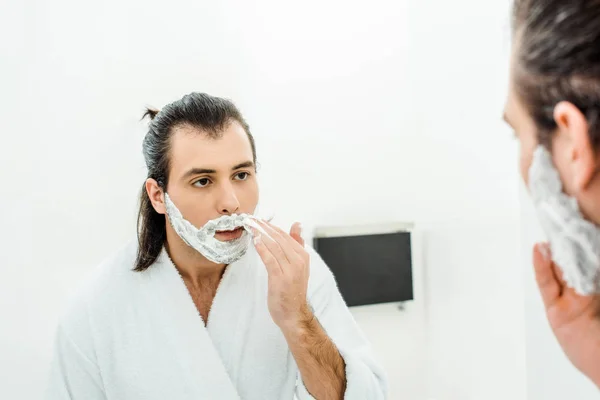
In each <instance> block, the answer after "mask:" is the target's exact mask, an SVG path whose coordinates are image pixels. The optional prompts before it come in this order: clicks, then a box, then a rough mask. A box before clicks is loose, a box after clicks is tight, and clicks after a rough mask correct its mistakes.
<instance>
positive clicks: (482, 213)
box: [0, 0, 525, 400]
mask: <svg viewBox="0 0 600 400" xmlns="http://www.w3.org/2000/svg"><path fill="white" fill-rule="evenodd" d="M249 3H251V5H250V4H249ZM480 3H481V2H476V1H474V0H471V1H467V0H465V1H462V2H459V3H448V2H443V1H424V0H420V1H411V2H408V1H405V2H389V1H384V0H377V1H374V2H373V1H371V2H368V3H367V2H364V1H361V2H358V1H341V0H331V1H327V2H320V1H319V2H318V1H317V0H310V1H306V2H302V3H297V4H295V5H293V6H292V5H290V4H288V3H282V2H276V1H274V0H272V1H269V0H256V1H253V2H242V1H236V0H230V1H228V2H216V3H215V2H212V3H208V2H192V1H186V0H179V1H175V2H168V3H164V2H162V3H159V2H147V1H146V2H141V1H131V2H128V3H121V2H117V1H116V0H110V1H106V2H101V3H97V4H88V3H81V2H76V1H73V0H59V1H57V2H53V3H52V5H49V4H45V3H44V2H36V3H33V2H32V3H27V4H26V5H20V6H19V7H16V8H14V10H13V11H11V14H8V15H7V14H4V15H6V17H5V19H7V21H5V22H6V24H1V25H0V26H3V29H6V30H7V31H8V32H6V33H7V34H10V35H8V36H15V37H16V39H17V40H16V44H14V43H13V44H8V45H7V46H8V49H9V52H8V53H7V54H14V57H8V58H9V60H8V61H9V62H7V63H4V62H3V63H2V64H1V65H2V68H3V69H4V68H7V69H8V71H9V72H15V73H17V78H16V79H6V78H5V76H3V77H2V79H6V83H7V85H6V87H7V88H8V91H7V92H4V90H3V93H4V96H3V98H2V103H3V105H5V104H4V103H7V104H6V105H7V107H6V108H5V109H4V110H3V112H6V114H7V117H6V118H2V121H3V123H7V124H9V129H8V130H5V131H3V133H2V135H3V136H2V137H3V139H4V138H7V139H8V140H9V143H10V144H11V147H10V150H9V151H8V154H7V155H6V156H5V155H4V152H5V151H6V149H3V150H2V152H3V158H2V161H0V162H1V163H2V167H3V168H2V172H1V173H2V180H3V183H4V185H3V189H2V191H3V192H2V193H3V194H6V195H5V196H2V198H1V200H0V201H1V202H2V203H1V205H2V209H4V210H10V211H9V213H8V221H9V226H10V227H11V229H10V230H9V231H6V230H5V231H3V233H2V241H1V242H2V243H3V250H5V254H7V256H6V257H5V259H4V260H3V271H6V272H5V274H6V277H7V278H8V279H0V293H2V298H3V299H4V300H7V301H3V302H2V303H1V304H0V311H1V312H2V315H3V317H4V320H5V321H9V322H8V323H7V324H6V326H3V327H2V329H1V330H0V354H2V358H1V361H0V398H16V397H19V398H26V399H33V398H38V397H39V394H40V391H41V388H42V386H43V383H44V379H45V374H46V368H47V363H48V361H49V356H50V344H51V335H52V330H53V327H54V324H55V322H56V319H57V316H58V313H59V310H60V309H61V308H62V306H63V303H64V301H65V299H66V293H67V292H68V291H69V290H70V289H71V288H72V287H74V286H76V285H77V283H78V282H79V281H80V280H81V278H82V277H83V275H84V274H85V273H86V272H87V271H88V270H89V268H90V267H91V266H93V265H95V264H97V263H98V262H99V261H100V260H101V259H102V258H103V257H104V256H105V255H106V254H107V253H109V252H112V251H114V249H116V248H117V247H118V246H120V244H122V243H123V242H124V241H126V240H127V239H128V238H130V237H131V236H132V235H133V233H134V220H135V215H134V212H135V206H136V196H137V192H138V189H139V187H140V186H141V184H142V181H143V178H144V169H143V162H142V158H141V155H140V153H141V149H140V142H141V138H142V135H143V124H140V123H139V122H138V121H137V120H138V118H139V116H140V111H141V109H142V107H143V106H144V105H146V104H152V105H156V106H162V105H163V104H165V103H166V102H168V101H170V100H173V99H175V98H178V97H180V96H181V95H183V94H184V93H187V92H189V91H192V90H201V91H207V92H209V93H213V94H216V95H224V96H228V97H231V98H233V99H235V100H236V101H237V103H238V104H239V105H240V106H241V108H242V111H243V112H244V113H245V114H246V117H247V119H248V120H249V122H250V124H251V126H252V129H253V131H254V133H255V134H256V138H257V144H258V156H259V161H260V163H261V164H262V169H261V184H262V195H263V200H264V204H265V208H266V209H269V210H272V211H275V212H276V214H277V217H278V219H279V220H280V221H282V222H284V223H285V224H287V223H289V222H291V221H292V220H294V219H297V220H301V221H302V222H303V223H304V225H305V226H306V227H307V228H308V229H309V230H310V229H311V228H312V227H314V226H316V225H339V224H352V223H367V222H368V223H378V222H384V221H389V220H396V221H412V222H415V223H416V224H417V227H418V228H419V232H420V233H422V236H423V238H422V241H421V242H420V243H421V245H422V246H420V247H421V249H422V250H419V253H418V254H417V256H416V257H417V264H419V265H420V266H422V267H423V269H422V270H421V271H420V272H419V273H423V274H424V278H425V280H424V285H425V289H426V290H427V295H426V296H424V295H420V296H419V298H418V299H417V301H416V302H415V305H414V306H413V307H412V308H413V309H414V308H416V309H417V310H418V312H416V313H413V314H410V315H411V317H410V319H411V320H410V321H408V320H407V317H405V316H403V314H402V313H399V312H397V310H396V309H395V308H394V307H389V306H381V307H378V308H376V309H371V310H368V309H367V310H365V309H361V310H356V311H355V315H356V316H357V318H358V320H359V322H360V323H362V324H364V326H365V329H366V330H367V331H369V332H370V335H371V337H372V339H373V340H374V341H375V342H376V349H377V351H378V353H379V354H380V355H381V357H382V358H383V359H384V362H385V364H386V366H387V367H388V371H389V372H390V378H391V396H390V398H391V399H402V398H407V399H411V400H418V399H425V398H426V395H427V394H428V393H427V392H429V394H430V395H431V398H435V399H437V400H445V399H447V400H454V399H456V400H469V399H474V400H475V399H477V400H479V399H482V398H485V399H506V398H510V399H523V398H524V393H525V379H524V370H525V362H524V348H523V344H522V343H523V333H522V330H523V314H522V298H521V286H520V285H521V283H520V279H519V277H520V276H521V273H520V270H519V269H520V268H521V264H520V263H519V261H520V259H519V253H518V246H517V239H516V235H517V233H518V231H519V223H518V207H519V205H518V193H517V184H516V157H515V152H516V149H515V145H514V143H512V142H511V141H510V134H509V132H508V130H507V129H505V128H504V127H503V125H502V123H501V122H500V115H501V108H502V102H503V98H504V90H505V85H506V82H505V80H506V79H505V78H506V76H505V75H506V74H505V72H506V66H507V54H508V52H507V51H504V50H502V51H501V49H506V48H507V46H506V43H505V39H506V37H507V36H508V33H507V31H506V29H504V27H505V25H506V24H507V15H508V14H507V7H506V6H505V5H503V4H500V5H498V4H496V5H493V4H483V3H481V4H480ZM209 4H210V5H209ZM458 10H460V12H459V11H458ZM448 15H452V16H453V18H447V16H448ZM23 26H25V28H23ZM3 33H4V32H3ZM5 36H7V35H5ZM503 46H504V47H503ZM2 49H4V44H3V47H2ZM3 61H4V60H3ZM3 72H4V71H3ZM0 75H4V74H0ZM3 83H4V81H3ZM3 88H4V85H3ZM14 99H18V101H14ZM32 110H35V112H32ZM8 116H22V117H24V118H21V119H17V120H15V119H14V118H8ZM7 132H16V134H14V135H12V136H7ZM299 138H300V139H301V140H300V142H299V143H298V142H297V139H299ZM5 161H8V164H7V165H5ZM5 175H6V176H5ZM9 190H10V192H9ZM334 193H336V194H335V195H334ZM32 228H35V229H32ZM8 250H11V251H8ZM421 251H422V253H421ZM5 265H6V266H7V267H8V268H4V266H5ZM423 310H425V311H423ZM425 317H426V318H427V319H425ZM409 325H410V326H411V327H412V328H410V329H414V327H415V326H416V327H417V329H418V328H419V327H420V326H424V328H423V330H422V332H419V331H418V330H417V331H416V332H415V333H414V334H412V337H413V338H414V341H415V342H416V343H417V344H418V346H416V347H414V348H413V350H412V351H411V352H409V351H408V350H406V348H405V347H401V346H398V338H399V337H402V338H405V337H406V338H407V339H406V340H410V338H411V335H408V334H406V332H407V331H408V326H409ZM404 328H406V331H405V330H404ZM398 331H402V332H398ZM413 332H414V331H413ZM394 360H397V364H396V363H395V361H394ZM425 361H429V363H430V365H429V367H430V368H429V372H426V371H425V370H424V368H425V365H424V362H425ZM410 365H417V366H416V367H415V368H414V369H413V370H411V368H409V367H407V366H410ZM428 380H429V381H428Z"/></svg>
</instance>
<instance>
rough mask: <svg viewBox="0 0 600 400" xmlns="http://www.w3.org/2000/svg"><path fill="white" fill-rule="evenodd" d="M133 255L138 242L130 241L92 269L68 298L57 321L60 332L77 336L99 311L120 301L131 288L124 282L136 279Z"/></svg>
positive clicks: (135, 253)
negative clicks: (128, 288)
mask: <svg viewBox="0 0 600 400" xmlns="http://www.w3.org/2000/svg"><path fill="white" fill-rule="evenodd" d="M136 255H137V242H136V241H133V242H131V243H129V244H128V245H126V246H125V247H123V248H122V249H120V250H118V251H117V252H115V253H113V254H112V255H110V256H109V257H107V258H106V259H105V260H104V261H103V262H101V263H100V264H99V265H98V266H97V267H95V268H93V269H92V270H91V271H90V272H89V274H88V275H87V277H86V278H85V279H84V281H83V283H82V284H81V285H80V286H78V287H77V288H76V289H75V290H74V291H73V292H72V293H71V295H70V296H69V299H68V301H67V307H66V308H65V310H64V311H63V313H62V315H61V316H60V318H59V329H60V330H62V331H63V332H65V333H66V334H69V335H72V336H79V334H78V333H82V330H85V329H86V328H85V327H86V326H89V325H90V320H91V319H92V317H93V316H94V314H95V313H96V312H97V311H98V310H99V309H102V308H107V307H112V304H111V303H112V300H113V299H116V298H121V297H122V294H123V292H124V291H126V290H127V287H128V286H131V285H129V284H128V283H127V282H128V281H130V280H132V279H135V274H137V273H136V272H134V271H133V268H134V264H135V258H136Z"/></svg>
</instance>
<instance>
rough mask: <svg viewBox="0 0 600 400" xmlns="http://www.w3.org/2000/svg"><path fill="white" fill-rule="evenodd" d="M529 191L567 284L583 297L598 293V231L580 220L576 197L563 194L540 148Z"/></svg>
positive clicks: (530, 176)
mask: <svg viewBox="0 0 600 400" xmlns="http://www.w3.org/2000/svg"><path fill="white" fill-rule="evenodd" d="M529 190H530V192H531V197H532V200H533V203H534V205H535V208H536V211H537V214H538V218H539V220H540V224H541V225H542V228H543V230H544V232H545V233H546V235H547V236H548V240H549V242H550V249H551V251H552V260H553V261H554V263H555V264H556V265H558V267H559V268H560V269H561V270H562V272H563V278H564V280H565V282H566V283H567V285H568V286H569V287H571V288H573V289H574V290H575V291H576V292H577V293H579V294H580V295H584V296H587V295H591V294H597V293H600V228H599V227H598V226H596V225H595V224H593V223H592V222H590V221H588V220H586V219H585V218H584V217H583V215H582V214H581V212H580V210H579V205H578V204H577V200H576V199H575V198H573V197H569V196H567V195H566V194H565V193H564V192H563V188H562V182H561V180H560V176H559V174H558V171H557V170H556V168H555V166H554V164H553V162H552V156H551V154H550V153H549V152H548V150H546V149H545V148H544V147H543V146H539V147H538V148H537V149H536V150H535V152H534V155H533V161H532V164H531V168H530V169H529Z"/></svg>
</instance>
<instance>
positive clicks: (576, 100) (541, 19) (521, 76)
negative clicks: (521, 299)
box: [505, 0, 600, 387]
mask: <svg viewBox="0 0 600 400" xmlns="http://www.w3.org/2000/svg"><path fill="white" fill-rule="evenodd" d="M513 29H514V44H513V46H514V51H513V57H512V63H511V65H512V68H511V88H510V94H509V99H508V102H507V105H506V110H505V119H506V120H507V122H508V123H509V124H510V125H511V126H512V127H513V128H514V130H515V132H516V135H517V137H518V139H519V142H520V147H521V173H522V175H523V179H524V180H525V182H526V183H527V185H528V187H529V189H530V192H531V195H532V197H533V200H534V204H535V205H536V208H537V210H538V214H539V217H540V222H541V223H542V226H543V228H544V230H545V231H546V233H547V234H548V238H549V241H550V245H549V246H548V245H545V244H540V245H537V246H536V247H535V249H534V265H535V272H536V278H537V282H538V285H539V288H540V292H541V295H542V299H543V301H544V304H545V307H546V312H547V317H548V320H549V322H550V325H551V327H552V330H553V331H554V334H555V335H556V338H557V339H558V341H559V343H560V345H561V346H562V348H563V350H564V351H565V353H566V354H567V356H568V357H569V359H570V360H571V362H572V363H573V364H574V365H575V366H576V367H577V368H578V369H579V370H580V371H581V372H583V373H584V374H585V375H587V376H588V377H589V378H590V379H591V380H592V381H593V382H594V383H595V384H596V385H597V386H598V387H600V296H599V295H598V293H600V228H599V225H600V152H599V150H600V46H598V43H600V2H598V1H595V0H577V1H561V0H516V1H515V4H514V28H513Z"/></svg>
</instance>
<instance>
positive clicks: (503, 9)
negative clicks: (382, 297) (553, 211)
mask: <svg viewBox="0 0 600 400" xmlns="http://www.w3.org/2000/svg"><path fill="white" fill-rule="evenodd" d="M509 3H510V2H508V1H504V2H502V1H501V2H481V1H476V0H461V1H454V2H448V1H441V0H440V1H436V0H423V1H413V2H411V3H410V4H411V7H410V10H409V11H410V13H409V14H410V19H409V24H410V39H411V40H410V43H411V50H410V60H411V69H410V74H409V76H410V77H411V82H412V86H411V100H412V105H413V109H414V115H415V118H416V120H417V122H416V125H417V128H418V135H417V136H418V137H419V141H420V143H422V145H421V146H418V148H419V149H423V150H421V151H420V152H419V153H418V154H419V156H421V157H426V160H425V162H424V163H425V166H424V168H421V169H417V168H415V169H413V171H418V174H417V173H415V175H416V176H418V179H419V180H420V182H421V186H420V187H419V190H417V191H415V193H416V194H417V196H419V199H420V204H422V205H423V207H424V208H423V210H422V211H423V213H422V214H421V215H422V218H424V219H425V220H426V221H427V223H426V225H427V231H428V234H427V236H426V237H427V239H426V243H425V245H426V252H425V254H426V260H425V265H426V274H427V279H426V284H427V287H426V292H427V295H428V298H427V299H428V306H429V307H428V310H429V315H428V319H429V325H428V331H427V332H428V334H429V350H430V354H429V365H430V396H431V398H433V399H438V400H443V399H449V400H450V399H452V400H454V399H456V400H463V399H473V400H479V399H486V400H487V399H525V394H526V379H525V349H524V340H523V337H524V320H523V319H524V317H523V308H522V287H521V271H520V269H521V268H522V265H521V263H520V258H519V252H518V248H519V247H518V243H519V238H518V236H519V222H518V211H519V203H518V181H517V144H516V143H515V142H514V141H513V140H512V139H511V133H510V131H509V130H508V129H507V128H506V127H505V126H504V124H503V123H502V121H501V116H502V109H503V103H504V100H505V96H506V89H507V80H508V57H509V47H510V46H509V45H510V31H509V29H508V28H509V19H508V16H509ZM410 146H411V147H413V143H412V142H411V143H410Z"/></svg>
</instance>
